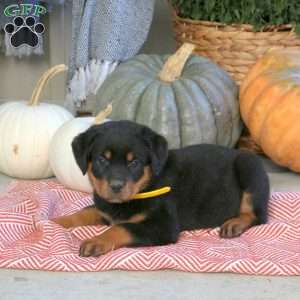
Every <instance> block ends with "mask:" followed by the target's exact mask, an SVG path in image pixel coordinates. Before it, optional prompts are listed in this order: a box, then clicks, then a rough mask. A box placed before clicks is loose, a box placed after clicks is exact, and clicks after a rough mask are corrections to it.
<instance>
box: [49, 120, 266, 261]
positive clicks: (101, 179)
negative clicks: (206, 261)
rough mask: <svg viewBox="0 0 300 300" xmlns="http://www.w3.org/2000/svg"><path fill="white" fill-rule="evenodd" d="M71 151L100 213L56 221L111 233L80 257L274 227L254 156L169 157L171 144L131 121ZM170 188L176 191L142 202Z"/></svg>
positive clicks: (189, 152) (197, 149) (219, 150)
mask: <svg viewBox="0 0 300 300" xmlns="http://www.w3.org/2000/svg"><path fill="white" fill-rule="evenodd" d="M72 148H73V153H74V156H75V159H76V162H77V164H78V166H79V167H80V169H81V171H82V173H83V174H86V173H87V174H88V177H89V180H90V182H91V184H92V186H93V189H94V197H93V198H94V205H92V206H89V207H86V208H84V209H82V210H81V211H79V212H77V213H75V214H72V215H69V216H62V217H59V218H56V219H54V220H53V221H54V222H56V223H58V224H60V225H62V226H63V227H65V228H69V227H75V226H83V225H95V224H105V225H110V226H111V227H110V228H109V229H108V230H107V231H105V232H104V233H103V234H101V235H99V236H96V237H94V238H92V239H89V240H86V241H84V242H83V243H82V244H81V247H80V251H79V254H80V255H81V256H99V255H101V254H104V253H107V252H109V251H111V250H114V249H117V248H120V247H138V246H154V245H166V244H169V243H175V242H176V241H177V239H178V236H179V233H180V232H181V231H183V230H192V229H200V228H212V227H218V226H220V237H221V238H233V237H237V236H239V235H241V234H242V233H243V232H245V231H246V230H247V229H248V228H250V227H251V226H253V225H259V224H263V223H265V222H266V221H267V204H268V199H269V181H268V177H267V175H266V172H265V171H264V168H263V166H262V163H261V161H260V159H259V158H258V157H256V156H255V155H254V154H251V153H247V152H242V151H239V150H235V149H229V148H226V147H221V146H216V145H208V144H202V145H194V146H189V147H185V148H182V149H178V150H168V145H167V141H166V139H165V138H164V137H162V136H161V135H159V134H157V133H155V132H154V131H152V130H151V129H150V128H148V127H145V126H142V125H139V124H137V123H134V122H130V121H111V122H107V123H104V124H101V125H95V126H92V127H91V128H90V129H88V130H87V131H85V132H83V133H81V134H79V135H78V136H77V137H75V139H74V140H73V143H72ZM165 187H170V188H171V189H170V191H167V192H166V191H164V192H163V193H162V194H159V195H155V196H153V195H152V196H150V197H149V198H145V199H135V198H136V195H137V194H139V193H141V192H148V191H155V190H157V189H161V188H165ZM146 195H147V194H146Z"/></svg>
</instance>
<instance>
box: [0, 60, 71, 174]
mask: <svg viewBox="0 0 300 300" xmlns="http://www.w3.org/2000/svg"><path fill="white" fill-rule="evenodd" d="M65 70H66V66H65V65H58V66H55V67H53V68H52V69H50V70H48V71H47V72H46V73H44V75H43V76H42V77H41V79H40V80H39V82H38V85H37V86H36V88H35V90H34V92H33V94H32V97H31V100H30V101H29V102H26V101H11V102H7V103H5V104H2V105H1V106H0V172H2V173H4V174H7V175H9V176H11V177H16V178H23V179H41V178H47V177H50V176H53V172H52V170H51V167H50V164H49V154H48V153H49V145H50V140H51V138H52V136H53V135H54V133H55V132H56V130H57V129H58V128H59V127H60V126H61V125H62V124H63V123H65V122H66V121H68V120H70V119H71V118H73V116H72V114H71V113H70V112H68V111H67V110H66V109H64V108H63V107H61V106H59V105H55V104H49V103H39V96H40V94H41V91H42V89H43V86H44V85H45V84H46V83H47V81H48V80H49V79H50V78H52V77H53V76H55V75H56V74H58V73H60V72H63V71H65Z"/></svg>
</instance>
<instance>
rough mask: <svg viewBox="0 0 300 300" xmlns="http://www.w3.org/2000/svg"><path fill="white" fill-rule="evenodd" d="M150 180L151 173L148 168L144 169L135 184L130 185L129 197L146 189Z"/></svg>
mask: <svg viewBox="0 0 300 300" xmlns="http://www.w3.org/2000/svg"><path fill="white" fill-rule="evenodd" d="M151 178H152V172H151V168H150V166H146V167H144V174H143V176H142V177H141V178H140V179H139V180H138V181H137V182H131V183H130V185H131V189H132V193H131V197H132V196H134V195H135V194H137V193H139V192H140V191H142V190H143V189H144V188H146V187H147V185H148V184H149V182H150V180H151Z"/></svg>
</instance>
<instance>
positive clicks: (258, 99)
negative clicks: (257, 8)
mask: <svg viewBox="0 0 300 300" xmlns="http://www.w3.org/2000/svg"><path fill="white" fill-rule="evenodd" d="M240 109H241V115H242V119H243V120H244V122H245V124H246V126H247V127H248V129H249V131H250V134H251V136H252V138H253V139H254V141H255V142H256V143H257V144H258V145H260V146H261V147H262V149H263V151H264V152H265V154H267V155H268V156H269V157H270V158H271V159H272V160H273V161H275V162H276V163H278V164H279V165H282V166H286V167H288V168H290V169H291V170H293V171H296V172H300V51H299V50H273V51H272V50H270V51H269V52H267V53H266V54H265V55H264V56H262V57H261V58H260V59H259V60H258V61H257V63H256V64H255V65H254V66H253V67H252V69H251V70H250V72H249V73H248V74H247V76H246V78H245V79H244V81H243V83H242V86H241V89H240Z"/></svg>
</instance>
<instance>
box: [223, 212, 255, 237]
mask: <svg viewBox="0 0 300 300" xmlns="http://www.w3.org/2000/svg"><path fill="white" fill-rule="evenodd" d="M250 226H251V224H250V223H249V222H247V220H244V219H243V218H240V217H238V218H232V219H229V220H228V221H226V222H225V223H224V224H223V225H222V226H221V229H220V237H221V238H234V237H238V236H240V235H241V234H242V233H243V232H245V231H246V230H247V229H248V228H249V227H250Z"/></svg>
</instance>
